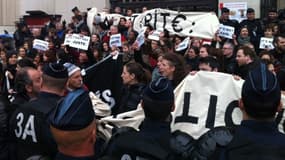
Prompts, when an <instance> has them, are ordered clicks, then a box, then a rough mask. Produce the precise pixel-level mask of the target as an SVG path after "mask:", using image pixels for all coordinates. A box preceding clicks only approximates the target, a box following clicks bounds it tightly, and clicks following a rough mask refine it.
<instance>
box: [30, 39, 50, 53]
mask: <svg viewBox="0 0 285 160" xmlns="http://www.w3.org/2000/svg"><path fill="white" fill-rule="evenodd" d="M33 48H35V49H38V50H41V51H46V50H48V42H46V41H43V40H40V39H35V40H34V41H33Z"/></svg>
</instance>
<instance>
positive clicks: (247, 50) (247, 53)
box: [238, 46, 256, 60]
mask: <svg viewBox="0 0 285 160" xmlns="http://www.w3.org/2000/svg"><path fill="white" fill-rule="evenodd" d="M240 49H241V50H243V54H244V55H245V56H249V57H250V58H251V59H252V60H255V59H256V54H255V52H254V51H253V50H252V49H251V48H249V47H248V46H241V47H239V48H238V50H240Z"/></svg>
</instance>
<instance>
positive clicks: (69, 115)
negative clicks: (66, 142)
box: [50, 89, 95, 131]
mask: <svg viewBox="0 0 285 160" xmlns="http://www.w3.org/2000/svg"><path fill="white" fill-rule="evenodd" d="M94 119H95V112H94V110H93V107H92V102H91V99H90V97H89V94H88V92H87V91H85V90H83V89H78V90H75V91H72V92H69V93H68V95H67V96H66V97H65V98H64V99H63V100H62V101H61V102H60V103H59V104H58V105H57V107H56V108H55V110H54V111H53V112H52V113H51V115H50V124H51V125H52V126H53V127H54V128H57V129H59V130H65V131H72V130H80V129H83V128H86V127H87V126H88V125H90V124H91V123H92V122H93V120H94Z"/></svg>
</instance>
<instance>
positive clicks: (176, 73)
mask: <svg viewBox="0 0 285 160" xmlns="http://www.w3.org/2000/svg"><path fill="white" fill-rule="evenodd" d="M159 72H160V74H161V75H162V76H164V77H167V78H168V79H169V80H171V81H172V84H173V87H176V86H177V85H178V84H179V83H180V82H181V81H182V80H183V79H184V77H185V76H186V74H187V72H186V70H185V62H184V59H183V57H181V56H180V55H178V54H175V53H167V54H165V55H163V57H162V60H161V64H160V65H159Z"/></svg>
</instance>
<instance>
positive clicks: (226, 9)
mask: <svg viewBox="0 0 285 160" xmlns="http://www.w3.org/2000/svg"><path fill="white" fill-rule="evenodd" d="M221 12H222V13H229V12H230V10H229V9H228V8H226V7H223V8H222V9H221Z"/></svg>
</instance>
